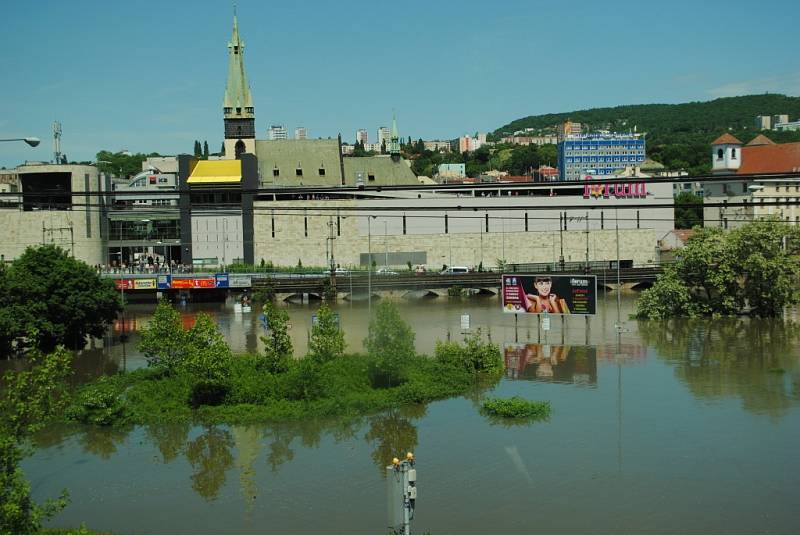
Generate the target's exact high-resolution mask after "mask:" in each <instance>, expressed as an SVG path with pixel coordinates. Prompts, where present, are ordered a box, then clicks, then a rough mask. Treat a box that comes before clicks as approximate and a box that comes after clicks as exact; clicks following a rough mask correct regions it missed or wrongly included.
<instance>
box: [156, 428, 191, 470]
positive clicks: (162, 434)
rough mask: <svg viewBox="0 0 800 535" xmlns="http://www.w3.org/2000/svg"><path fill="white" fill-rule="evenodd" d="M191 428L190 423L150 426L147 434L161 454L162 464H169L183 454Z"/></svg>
mask: <svg viewBox="0 0 800 535" xmlns="http://www.w3.org/2000/svg"><path fill="white" fill-rule="evenodd" d="M191 427H192V426H191V424H189V423H188V422H186V423H178V424H158V425H148V426H147V427H146V428H145V433H146V435H147V438H149V439H150V442H152V443H153V444H155V446H156V447H157V448H158V451H160V452H161V462H163V463H164V464H169V463H171V462H172V461H174V460H175V459H176V458H177V457H178V456H179V455H180V454H181V453H183V450H184V447H185V446H186V441H187V440H188V438H189V431H190V430H191Z"/></svg>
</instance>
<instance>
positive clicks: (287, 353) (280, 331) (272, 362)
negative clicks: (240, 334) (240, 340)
mask: <svg viewBox="0 0 800 535" xmlns="http://www.w3.org/2000/svg"><path fill="white" fill-rule="evenodd" d="M264 315H265V316H266V317H267V325H269V332H268V333H267V336H262V337H261V341H262V342H264V358H263V360H262V362H263V366H264V367H265V368H266V370H268V371H269V372H270V373H283V372H285V371H287V370H288V369H289V364H290V363H291V361H292V358H293V351H294V350H293V348H292V339H291V338H290V337H289V326H288V323H289V313H288V312H286V310H285V309H282V308H279V307H278V306H276V305H275V304H273V303H267V304H266V305H264Z"/></svg>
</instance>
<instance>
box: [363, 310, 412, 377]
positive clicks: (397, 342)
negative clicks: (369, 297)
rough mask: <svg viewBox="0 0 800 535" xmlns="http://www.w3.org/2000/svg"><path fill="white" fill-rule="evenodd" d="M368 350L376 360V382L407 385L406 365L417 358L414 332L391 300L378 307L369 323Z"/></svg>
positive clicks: (374, 371)
mask: <svg viewBox="0 0 800 535" xmlns="http://www.w3.org/2000/svg"><path fill="white" fill-rule="evenodd" d="M364 347H365V348H366V350H367V353H368V354H369V356H370V357H371V359H372V360H373V362H374V364H375V366H374V368H373V370H372V371H373V373H372V378H373V383H374V384H376V385H381V386H388V387H390V386H394V385H398V384H400V383H402V382H403V380H404V371H405V366H406V364H407V363H408V361H409V360H411V359H412V358H413V357H414V356H415V355H416V351H415V350H414V331H412V330H411V327H409V325H408V324H407V323H406V322H405V321H403V318H401V317H400V313H399V312H398V311H397V307H396V306H395V305H394V304H393V303H391V302H390V301H383V302H381V303H380V304H379V305H378V308H377V311H376V313H375V317H373V318H372V319H371V320H370V322H369V334H368V335H367V338H366V339H365V340H364Z"/></svg>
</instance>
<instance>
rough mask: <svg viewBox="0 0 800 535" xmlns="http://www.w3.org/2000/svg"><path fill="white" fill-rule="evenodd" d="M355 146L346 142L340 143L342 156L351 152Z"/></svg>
mask: <svg viewBox="0 0 800 535" xmlns="http://www.w3.org/2000/svg"><path fill="white" fill-rule="evenodd" d="M354 150H355V147H353V145H348V144H347V143H342V156H347V155H349V154H353V151H354Z"/></svg>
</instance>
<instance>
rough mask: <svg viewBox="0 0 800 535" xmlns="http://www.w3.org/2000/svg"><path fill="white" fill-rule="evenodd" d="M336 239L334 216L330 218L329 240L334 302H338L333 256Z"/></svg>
mask: <svg viewBox="0 0 800 535" xmlns="http://www.w3.org/2000/svg"><path fill="white" fill-rule="evenodd" d="M335 239H336V236H335V235H334V233H333V216H328V240H330V242H331V257H330V262H331V295H333V300H334V301H335V300H336V261H335V260H334V256H333V240H335Z"/></svg>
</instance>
